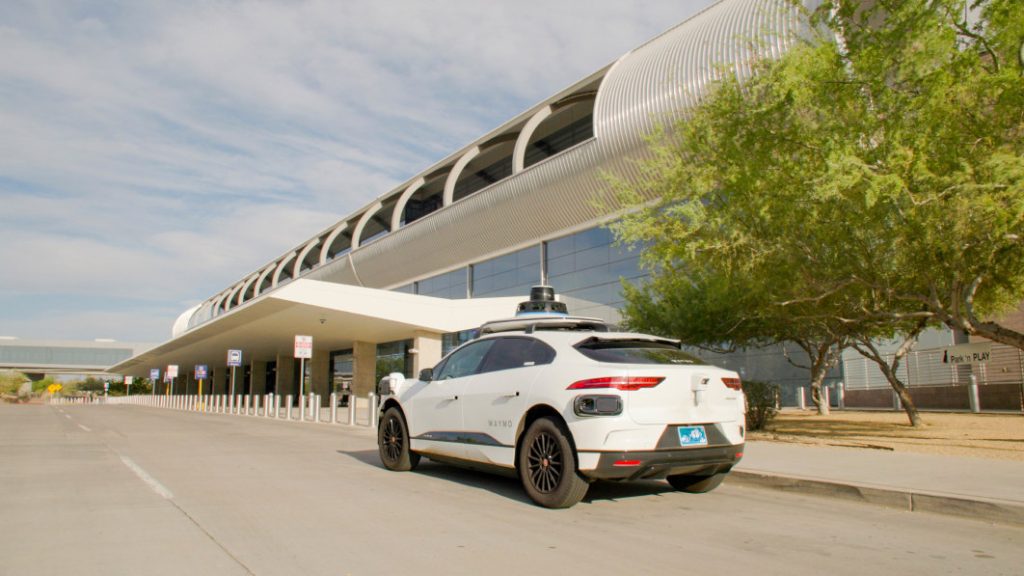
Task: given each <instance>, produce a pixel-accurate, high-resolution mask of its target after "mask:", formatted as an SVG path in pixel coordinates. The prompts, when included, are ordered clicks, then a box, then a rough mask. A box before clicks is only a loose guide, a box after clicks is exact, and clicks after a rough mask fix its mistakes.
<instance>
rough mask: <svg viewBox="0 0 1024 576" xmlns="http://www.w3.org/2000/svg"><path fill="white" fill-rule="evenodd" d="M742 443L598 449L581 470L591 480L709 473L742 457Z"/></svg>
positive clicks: (734, 463) (722, 469)
mask: <svg viewBox="0 0 1024 576" xmlns="http://www.w3.org/2000/svg"><path fill="white" fill-rule="evenodd" d="M743 446H744V444H734V445H728V446H712V447H708V448H686V449H674V450H650V451H629V452H601V453H600V455H599V458H598V462H597V467H596V468H594V469H592V470H581V473H583V474H584V475H585V476H587V477H588V478H591V479H593V480H640V479H646V478H664V477H666V476H671V475H675V474H693V475H695V476H710V475H712V474H718V473H720V472H728V471H729V470H730V469H732V467H733V466H735V465H736V464H737V463H738V462H739V461H740V458H742V457H743Z"/></svg>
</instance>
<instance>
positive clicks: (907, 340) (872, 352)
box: [854, 328, 922, 427]
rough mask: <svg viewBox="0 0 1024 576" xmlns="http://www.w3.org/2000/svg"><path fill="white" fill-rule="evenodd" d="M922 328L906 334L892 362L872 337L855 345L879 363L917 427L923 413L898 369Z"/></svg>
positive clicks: (859, 350)
mask: <svg viewBox="0 0 1024 576" xmlns="http://www.w3.org/2000/svg"><path fill="white" fill-rule="evenodd" d="M920 332H921V328H919V329H918V330H915V331H913V332H911V333H909V334H906V335H904V341H903V345H902V346H900V348H899V350H898V351H897V352H896V354H894V355H893V359H892V363H891V364H890V363H889V362H886V361H885V358H884V357H882V354H881V353H880V352H879V351H878V348H876V347H875V345H874V343H872V342H871V340H870V339H864V340H861V341H860V344H859V345H854V348H856V349H857V351H858V352H860V353H861V354H862V355H863V356H864V357H865V358H867V359H869V360H871V361H872V362H874V363H875V364H877V365H878V368H879V370H881V371H882V375H883V376H885V379H886V380H887V381H888V382H889V385H890V386H892V389H893V390H895V391H896V395H897V396H899V398H900V404H902V405H903V411H904V412H906V413H907V418H908V419H909V420H910V425H911V426H914V427H917V426H920V425H921V424H922V422H921V415H920V414H919V413H918V412H917V405H916V404H914V399H913V398H911V397H910V391H908V390H907V387H906V385H905V384H903V382H901V381H900V379H899V377H898V376H896V371H897V370H898V369H899V366H900V360H902V359H903V357H904V356H905V355H906V354H907V352H909V350H910V348H911V344H912V342H913V341H914V339H916V338H917V335H918V334H920Z"/></svg>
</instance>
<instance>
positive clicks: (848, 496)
mask: <svg viewBox="0 0 1024 576" xmlns="http://www.w3.org/2000/svg"><path fill="white" fill-rule="evenodd" d="M728 480H729V482H730V483H732V484H736V485H740V486H752V487H757V488H768V489H772V490H779V491H782V492H792V493H799V494H802V495H808V496H824V497H829V498H838V499H840V500H846V501H851V502H861V503H864V504H871V505H874V506H883V507H885V508H895V509H898V510H906V511H908V512H930V513H932V514H943V515H946V516H957V517H960V518H970V519H973V520H981V521H984V522H995V523H999V524H1011V525H1015V526H1024V504H1021V503H1014V502H1006V501H1000V500H983V499H972V498H963V497H956V496H945V495H941V494H933V493H927V492H914V491H912V490H905V489H899V488H880V487H877V486H864V485H859V484H852V483H843V482H834V481H830V480H819V479H815V478H803V477H799V476H783V475H778V474H771V473H767V472H747V471H741V470H733V471H731V472H729V476H728Z"/></svg>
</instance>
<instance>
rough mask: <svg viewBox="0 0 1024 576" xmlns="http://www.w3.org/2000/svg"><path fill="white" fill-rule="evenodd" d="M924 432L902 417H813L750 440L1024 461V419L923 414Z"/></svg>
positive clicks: (782, 420) (799, 417)
mask: <svg viewBox="0 0 1024 576" xmlns="http://www.w3.org/2000/svg"><path fill="white" fill-rule="evenodd" d="M921 417H922V419H923V420H924V426H921V427H918V428H913V427H911V426H910V424H909V422H908V420H907V417H906V415H905V414H904V413H903V412H899V413H896V412H853V411H846V410H844V411H841V412H833V413H832V415H831V416H818V415H817V414H816V413H814V412H810V411H790V410H787V411H785V412H781V413H779V415H778V416H777V417H776V418H775V420H773V421H772V423H771V424H769V426H768V430H766V431H763V432H751V433H750V435H749V437H748V438H749V439H750V440H768V441H775V442H794V443H800V444H815V445H826V446H853V447H861V448H874V449H879V450H894V451H897V452H923V453H929V454H948V455H956V456H972V457H976V458H995V459H1000V460H1018V461H1024V415H1013V414H1005V415H1004V414H959V413H957V414H950V413H923V414H922V415H921Z"/></svg>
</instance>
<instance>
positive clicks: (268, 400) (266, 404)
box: [263, 393, 274, 418]
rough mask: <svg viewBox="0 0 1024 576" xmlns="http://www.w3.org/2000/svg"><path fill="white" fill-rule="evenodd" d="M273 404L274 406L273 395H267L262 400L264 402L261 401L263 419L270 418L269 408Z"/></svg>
mask: <svg viewBox="0 0 1024 576" xmlns="http://www.w3.org/2000/svg"><path fill="white" fill-rule="evenodd" d="M273 404H274V395H273V394H272V393H271V394H267V396H266V397H265V398H264V401H263V417H264V418H270V416H271V412H270V407H271V406H272V405H273Z"/></svg>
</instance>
